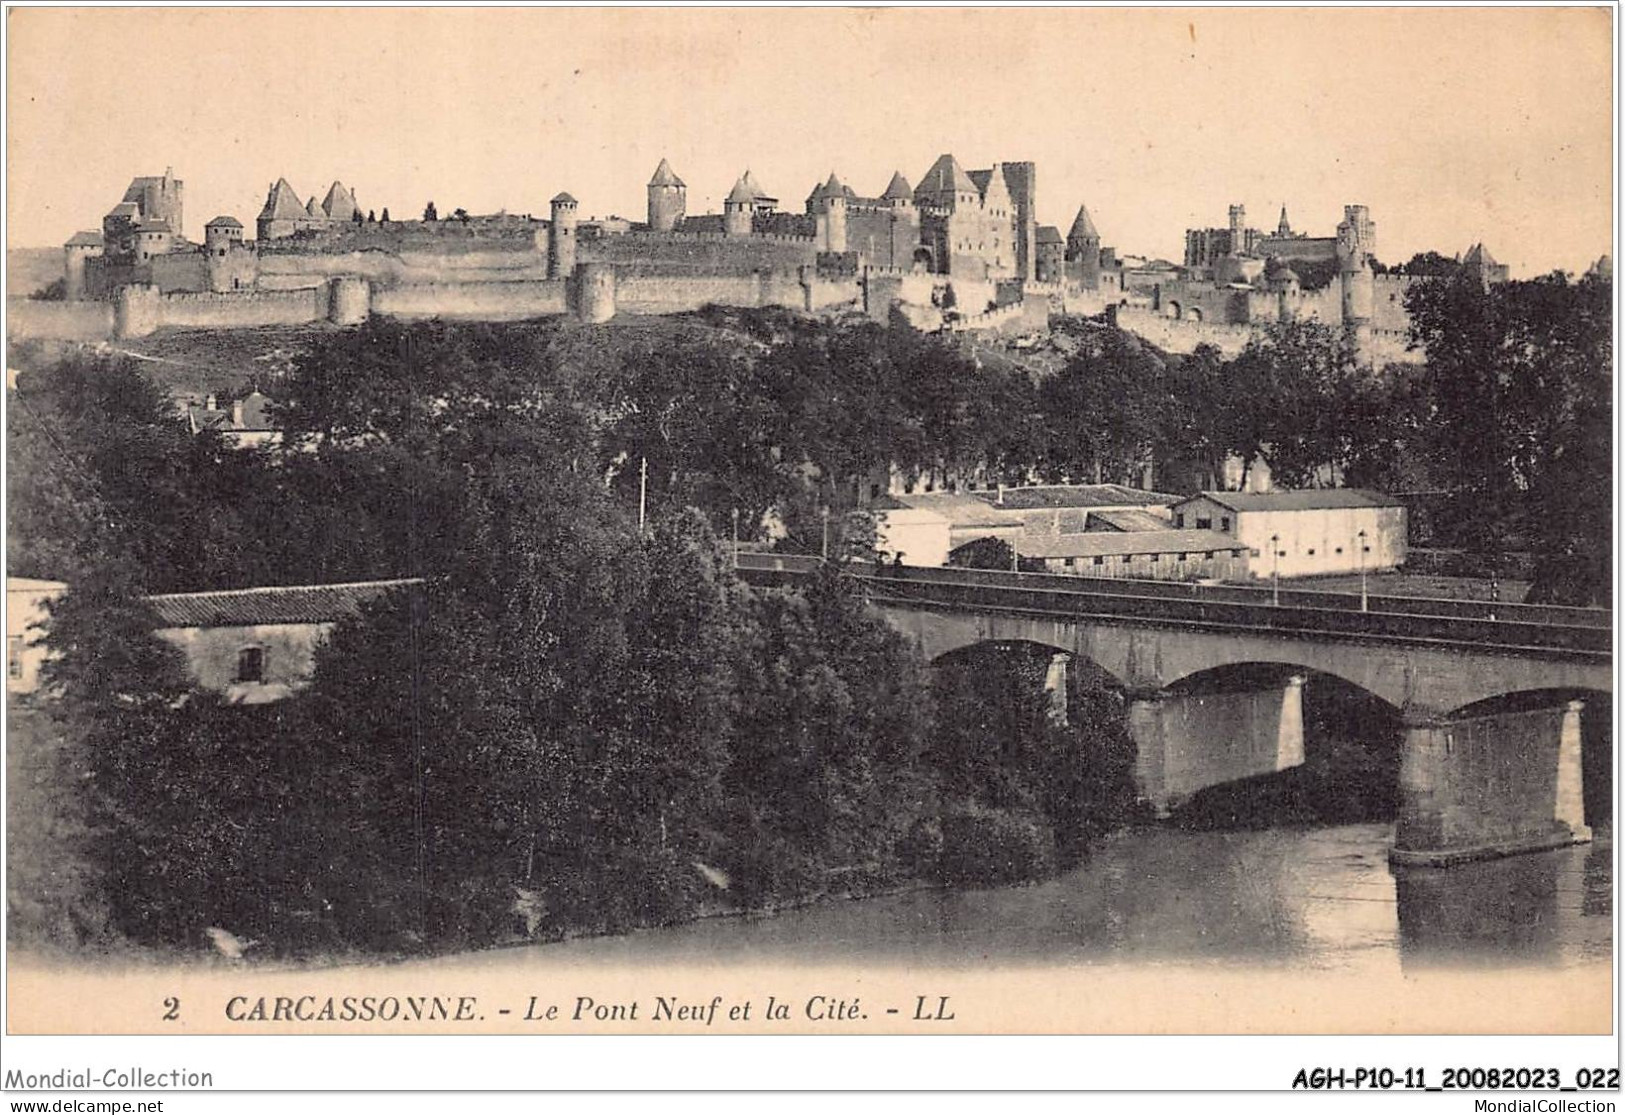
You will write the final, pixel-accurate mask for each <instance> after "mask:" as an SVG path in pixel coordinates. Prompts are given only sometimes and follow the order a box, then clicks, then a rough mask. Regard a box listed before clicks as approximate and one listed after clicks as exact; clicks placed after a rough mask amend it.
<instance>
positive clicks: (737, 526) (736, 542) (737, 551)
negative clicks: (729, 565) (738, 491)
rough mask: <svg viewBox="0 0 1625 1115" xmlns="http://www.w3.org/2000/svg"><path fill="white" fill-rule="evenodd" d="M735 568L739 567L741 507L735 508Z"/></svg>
mask: <svg viewBox="0 0 1625 1115" xmlns="http://www.w3.org/2000/svg"><path fill="white" fill-rule="evenodd" d="M733 521H734V568H735V569H738V568H739V508H737V507H736V508H734V511H733Z"/></svg>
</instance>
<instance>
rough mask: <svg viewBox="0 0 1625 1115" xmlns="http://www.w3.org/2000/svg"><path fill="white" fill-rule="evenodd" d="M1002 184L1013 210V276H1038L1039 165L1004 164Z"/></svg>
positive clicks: (1022, 277)
mask: <svg viewBox="0 0 1625 1115" xmlns="http://www.w3.org/2000/svg"><path fill="white" fill-rule="evenodd" d="M1003 167H1004V184H1005V186H1006V187H1007V188H1008V189H1009V191H1010V200H1011V202H1012V203H1013V207H1014V210H1015V214H1014V216H1015V237H1016V277H1017V278H1018V279H1034V278H1037V277H1038V168H1037V166H1035V165H1034V164H1032V163H1005V164H1003Z"/></svg>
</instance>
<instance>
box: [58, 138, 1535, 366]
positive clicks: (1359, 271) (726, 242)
mask: <svg viewBox="0 0 1625 1115" xmlns="http://www.w3.org/2000/svg"><path fill="white" fill-rule="evenodd" d="M1037 180H1038V174H1037V168H1036V167H1035V165H1034V164H1033V163H1030V162H1004V163H994V164H993V165H992V166H990V167H988V168H986V169H982V170H966V169H965V168H964V167H963V166H962V165H961V164H960V162H959V160H958V159H956V158H955V157H954V156H953V155H952V154H943V155H941V156H940V157H939V158H937V160H936V161H935V162H933V163H932V164H931V166H930V167H929V168H927V170H926V172H925V173H924V175H922V176H921V178H920V179H919V181H918V183H917V184H916V185H913V186H911V185H910V184H909V181H908V179H907V178H906V177H904V175H903V174H902V172H901V171H896V172H894V173H893V174H892V175H891V177H890V179H889V181H887V183H886V185H885V187H884V188H883V189H881V190H880V191H879V192H878V193H877V194H874V195H872V196H871V195H864V194H859V193H858V192H857V190H855V189H854V188H853V187H852V186H850V185H848V184H847V183H845V182H843V181H842V180H841V178H840V176H839V175H838V174H836V173H835V172H833V171H832V172H831V173H830V174H829V176H828V177H827V178H825V179H823V180H822V181H819V182H815V183H814V184H813V185H812V187H811V189H810V190H809V191H808V193H807V195H806V198H805V201H804V202H803V203H802V204H801V206H800V208H799V210H786V209H782V208H781V207H780V201H779V199H778V197H776V196H775V195H774V194H772V193H770V192H769V191H768V190H767V188H766V187H764V186H763V185H762V183H761V182H760V181H758V179H757V178H756V176H755V174H754V173H753V172H752V171H751V170H749V169H747V170H745V171H744V172H743V173H741V174H740V175H739V177H738V178H737V179H736V180H735V182H734V184H733V187H732V188H731V189H730V190H729V191H728V193H727V195H726V197H725V199H724V201H723V206H722V212H721V213H702V214H690V213H689V212H688V186H687V183H685V182H684V180H683V179H682V178H681V177H680V176H679V175H678V174H677V172H676V171H675V169H674V168H673V167H672V165H671V164H670V162H668V161H667V160H666V159H661V160H660V163H659V165H658V166H656V167H655V170H654V173H653V175H652V176H651V177H650V179H649V181H648V184H647V186H646V194H647V210H646V213H645V214H644V219H643V220H642V221H633V220H628V219H626V218H623V217H614V216H611V217H605V218H597V217H590V218H584V217H582V216H581V214H580V203H579V202H578V201H577V200H576V199H575V198H574V197H573V196H571V195H570V194H569V193H567V192H560V193H558V194H556V195H555V196H554V197H553V198H552V200H551V201H550V202H549V204H548V213H547V216H546V218H545V219H544V218H540V217H533V216H531V215H530V214H523V215H513V214H508V213H499V214H495V215H491V216H470V215H468V214H466V213H464V212H463V211H462V210H457V211H456V213H455V215H454V216H451V217H448V218H445V219H441V218H439V217H438V216H437V215H436V214H435V213H434V211H433V207H432V206H431V207H430V208H429V210H428V211H427V212H426V213H425V214H424V216H425V219H424V220H413V221H392V220H390V219H388V210H387V209H386V210H384V211H383V212H384V216H383V218H382V219H380V218H379V217H377V216H376V215H374V214H372V213H370V212H369V213H366V214H364V213H363V211H362V209H361V208H360V206H359V204H358V203H357V201H356V196H355V193H354V191H353V190H352V189H350V188H349V187H347V186H345V185H344V184H343V183H342V182H340V181H336V180H335V181H334V182H333V183H332V185H331V186H330V187H328V189H327V191H326V193H325V195H324V196H323V197H322V199H321V200H320V201H318V200H317V196H316V194H314V193H312V194H311V195H310V196H309V197H308V198H307V199H306V200H305V201H303V202H301V201H300V198H299V194H298V192H297V191H296V190H295V189H294V187H293V186H292V184H290V183H289V182H288V180H287V179H286V178H279V179H278V180H277V181H276V182H274V183H272V184H271V185H270V187H269V188H268V190H267V193H266V198H265V203H264V205H263V207H262V208H261V210H260V212H259V215H258V217H257V219H256V221H255V239H253V240H246V239H245V238H244V227H243V224H242V222H240V221H239V220H237V219H236V218H234V217H231V216H218V217H215V218H214V219H212V220H210V221H209V222H208V224H206V225H205V226H204V230H203V242H202V243H201V244H198V243H194V242H192V241H189V240H188V239H187V238H186V236H185V229H184V224H183V218H182V193H183V183H181V182H180V181H179V180H177V179H176V178H175V177H174V175H173V172H171V171H165V173H164V174H163V176H161V177H141V178H136V179H133V180H132V181H131V183H130V186H129V188H128V189H127V190H126V191H125V193H124V197H123V199H122V200H121V201H120V202H119V203H118V204H117V205H116V206H114V208H113V209H112V210H111V211H110V212H109V213H108V214H107V216H106V217H105V218H104V219H103V222H102V229H101V231H100V232H99V233H98V232H81V233H77V234H75V235H74V236H73V237H72V238H71V239H70V240H69V241H68V242H67V243H66V244H65V245H64V248H63V250H64V283H65V288H66V295H67V298H68V300H69V301H72V302H82V301H93V302H94V301H100V302H103V303H112V304H113V313H112V315H111V328H112V329H113V330H114V331H115V332H119V333H122V334H124V335H133V334H134V333H138V332H142V331H150V330H151V329H153V328H159V327H162V326H165V325H187V326H192V327H199V326H203V327H207V326H208V325H211V324H214V325H220V326H223V327H224V326H240V325H248V324H270V323H279V324H280V323H287V322H297V321H305V320H317V319H323V318H325V319H327V320H331V321H335V322H354V321H359V320H362V319H364V318H365V317H366V316H367V315H368V314H370V313H386V314H394V315H398V316H408V317H411V316H444V317H469V318H482V319H502V318H520V317H534V316H541V315H546V314H562V313H574V314H576V315H577V316H580V317H582V318H584V319H589V320H599V321H601V320H608V319H609V318H611V317H613V316H614V315H615V314H616V313H617V312H623V313H673V312H681V311H685V310H692V309H696V308H698V307H699V306H702V305H704V304H706V303H708V302H709V303H719V304H725V305H744V306H767V305H778V306H785V307H789V308H793V309H799V310H803V311H812V312H820V311H843V310H844V311H850V312H861V313H866V314H868V315H870V316H872V317H874V318H876V319H877V320H888V319H889V318H890V317H891V316H892V315H893V314H896V313H901V314H902V315H903V316H904V317H905V318H906V319H907V320H908V321H910V322H911V323H912V324H914V325H915V326H917V327H919V328H924V329H947V330H961V329H1005V330H1031V329H1039V328H1043V327H1044V326H1045V325H1046V324H1047V322H1048V318H1049V315H1050V314H1051V313H1052V312H1060V313H1073V314H1098V313H1102V312H1106V313H1110V314H1111V315H1112V316H1113V318H1114V320H1115V321H1116V322H1117V324H1118V325H1119V326H1120V327H1122V328H1124V329H1128V330H1130V331H1133V332H1136V333H1139V334H1140V335H1142V336H1144V337H1146V338H1147V339H1148V340H1151V341H1153V342H1154V343H1156V344H1158V345H1161V346H1163V347H1165V348H1168V349H1170V350H1173V351H1190V350H1191V349H1193V348H1194V347H1195V346H1196V345H1197V344H1200V343H1204V342H1205V343H1212V344H1215V345H1217V346H1218V347H1220V348H1221V349H1222V350H1227V351H1236V350H1239V349H1240V348H1241V346H1242V345H1244V344H1245V343H1246V340H1247V339H1248V338H1250V337H1251V336H1253V335H1254V333H1255V332H1256V330H1257V329H1258V328H1259V327H1260V326H1262V325H1266V324H1269V323H1273V322H1279V321H1290V320H1305V321H1319V322H1323V323H1325V324H1328V325H1343V326H1348V327H1350V328H1352V329H1354V330H1355V333H1356V337H1357V340H1358V343H1359V344H1360V346H1361V349H1362V351H1363V352H1365V353H1366V355H1367V356H1368V357H1369V358H1372V359H1377V358H1382V359H1405V358H1407V357H1406V355H1405V352H1404V349H1405V341H1406V335H1407V331H1408V322H1407V320H1406V316H1405V311H1404V301H1403V296H1404V292H1405V289H1406V286H1407V284H1408V283H1409V282H1411V281H1412V280H1411V279H1410V278H1408V277H1406V276H1401V275H1389V274H1379V273H1377V272H1376V270H1375V269H1374V267H1373V262H1374V256H1373V253H1374V250H1375V243H1376V225H1375V223H1374V222H1373V221H1372V220H1371V217H1370V214H1369V213H1368V212H1367V211H1366V208H1365V207H1364V206H1360V205H1350V206H1346V207H1345V208H1344V212H1343V221H1342V223H1341V224H1339V225H1338V228H1337V234H1336V236H1335V237H1324V238H1321V237H1311V236H1306V235H1304V234H1302V233H1299V232H1295V231H1294V230H1293V229H1292V227H1291V225H1290V223H1289V222H1288V219H1287V214H1286V210H1285V209H1284V208H1283V209H1282V211H1281V218H1280V222H1279V224H1278V226H1277V228H1276V230H1275V231H1274V232H1273V233H1271V234H1266V233H1263V232H1260V231H1259V230H1257V229H1250V228H1248V227H1247V225H1246V210H1245V209H1244V207H1242V206H1241V205H1233V206H1231V207H1230V215H1229V216H1230V219H1229V224H1228V226H1227V227H1224V228H1208V229H1191V230H1189V231H1187V233H1186V240H1185V245H1186V246H1185V260H1184V266H1183V267H1182V268H1181V267H1178V266H1176V265H1174V264H1171V263H1164V262H1162V261H1154V262H1151V263H1147V262H1145V261H1135V260H1132V259H1129V258H1127V257H1125V258H1123V259H1119V257H1118V254H1117V252H1116V250H1115V249H1113V248H1111V247H1107V246H1104V245H1103V244H1102V242H1101V235H1100V232H1099V230H1098V229H1097V227H1096V225H1095V222H1094V218H1093V217H1092V216H1091V215H1090V212H1089V210H1088V207H1087V206H1085V205H1080V206H1079V207H1078V209H1077V211H1076V215H1075V216H1074V218H1073V220H1072V224H1071V226H1070V227H1069V229H1068V230H1067V232H1066V234H1065V235H1064V236H1063V235H1062V233H1061V231H1060V229H1059V228H1058V227H1056V226H1054V225H1041V224H1039V223H1038V217H1037V214H1038V195H1037ZM1294 265H1296V266H1297V267H1298V268H1301V269H1310V270H1312V271H1313V273H1314V274H1315V275H1316V276H1317V277H1320V278H1324V275H1325V274H1327V273H1330V269H1335V275H1334V278H1333V279H1332V280H1331V281H1329V282H1325V281H1321V282H1316V283H1314V284H1312V285H1311V284H1306V283H1305V282H1304V281H1303V280H1302V278H1301V277H1300V275H1299V273H1298V271H1296V270H1294ZM1472 266H1474V267H1476V268H1477V270H1478V273H1479V274H1480V275H1481V276H1483V277H1484V278H1485V281H1498V280H1502V279H1504V278H1505V276H1506V268H1505V267H1504V266H1502V265H1499V264H1497V263H1495V261H1494V260H1493V258H1492V257H1490V256H1489V253H1488V252H1487V251H1486V250H1484V248H1483V247H1482V245H1479V246H1476V247H1475V248H1474V254H1473V258H1472ZM80 318H81V319H89V318H95V319H96V320H100V319H99V318H98V317H96V314H95V312H94V311H91V312H90V313H89V314H80Z"/></svg>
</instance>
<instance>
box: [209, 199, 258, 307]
mask: <svg viewBox="0 0 1625 1115" xmlns="http://www.w3.org/2000/svg"><path fill="white" fill-rule="evenodd" d="M203 258H204V266H205V269H206V270H207V271H208V273H209V289H210V290H213V291H225V290H241V289H242V288H243V287H244V286H245V285H246V286H253V280H254V273H253V272H254V267H253V261H252V260H251V259H249V256H248V253H247V251H246V250H245V249H244V247H243V223H242V222H241V221H239V220H238V219H237V218H235V217H216V218H215V219H214V220H212V221H210V222H209V223H208V224H206V225H204V226H203ZM245 265H247V266H245ZM245 280H246V281H245Z"/></svg>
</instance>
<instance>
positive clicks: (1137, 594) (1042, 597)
mask: <svg viewBox="0 0 1625 1115" xmlns="http://www.w3.org/2000/svg"><path fill="white" fill-rule="evenodd" d="M746 556H747V555H741V561H740V571H741V573H742V574H743V575H744V576H745V577H746V579H747V580H749V581H750V582H751V583H753V584H758V585H764V586H774V585H776V586H791V585H795V584H797V583H800V582H802V581H804V580H805V578H806V577H807V575H808V574H809V573H810V572H811V571H812V570H813V569H815V568H816V567H817V565H818V559H816V558H799V557H788V558H781V557H779V556H778V555H749V557H751V559H752V560H750V561H749V562H747V561H746V560H745V558H746ZM846 574H847V575H848V576H851V577H853V578H854V579H856V580H857V581H858V582H859V583H861V584H863V585H864V587H865V591H866V592H868V594H869V596H870V598H871V599H872V600H875V601H877V602H885V603H892V604H898V605H903V606H907V605H909V604H923V605H930V606H934V607H948V608H956V609H966V610H977V611H985V612H1010V613H1022V614H1027V615H1039V616H1052V617H1055V618H1081V617H1098V618H1108V619H1109V618H1118V619H1125V620H1131V621H1135V622H1140V623H1148V624H1168V625H1172V626H1203V627H1213V628H1240V629H1251V630H1263V631H1278V632H1294V633H1299V634H1314V635H1317V636H1346V637H1351V638H1374V639H1389V640H1401V641H1410V642H1434V643H1444V644H1450V645H1455V646H1470V647H1478V648H1484V649H1499V650H1546V651H1563V652H1571V653H1578V654H1584V655H1587V656H1596V655H1607V654H1609V653H1611V647H1612V631H1611V630H1610V629H1609V628H1608V627H1598V626H1593V625H1590V624H1566V623H1561V622H1557V621H1556V619H1555V618H1547V619H1545V620H1542V621H1539V622H1530V621H1527V620H1523V619H1519V618H1504V619H1503V618H1501V616H1500V614H1499V613H1497V616H1496V618H1495V619H1493V620H1492V619H1489V618H1481V617H1476V616H1456V615H1439V614H1431V613H1425V612H1404V611H1387V610H1378V609H1376V608H1375V602H1374V601H1373V610H1370V611H1364V612H1362V611H1360V610H1359V607H1358V598H1356V604H1355V607H1353V608H1350V607H1348V606H1347V604H1346V602H1345V601H1343V600H1341V599H1337V606H1335V607H1316V606H1312V605H1309V604H1305V603H1302V602H1301V601H1300V600H1290V599H1289V598H1288V596H1287V594H1284V593H1283V594H1282V598H1281V603H1280V604H1279V605H1276V604H1275V603H1273V601H1272V599H1271V596H1270V593H1269V592H1268V591H1265V592H1264V593H1262V594H1261V595H1262V599H1260V594H1258V593H1256V592H1249V593H1248V595H1247V597H1246V598H1245V599H1241V600H1238V599H1235V598H1232V597H1230V596H1228V595H1226V594H1222V593H1220V594H1212V593H1211V590H1214V589H1226V588H1228V587H1229V586H1213V585H1201V586H1197V587H1198V588H1199V589H1201V590H1202V592H1203V593H1204V595H1193V594H1191V593H1188V592H1187V593H1183V594H1180V593H1167V592H1162V591H1156V592H1152V593H1143V592H1141V589H1142V588H1144V587H1145V586H1147V585H1151V586H1156V588H1157V589H1163V588H1166V587H1167V586H1168V582H1159V581H1152V582H1147V581H1134V582H1128V581H1116V582H1113V585H1114V586H1115V590H1114V591H1104V590H1103V587H1102V586H1101V583H1100V581H1098V580H1097V581H1095V582H1094V583H1093V584H1092V585H1091V586H1088V587H1080V586H1079V585H1078V584H1077V583H1076V582H1077V581H1079V580H1082V578H1075V577H1068V576H1053V575H1045V574H1010V573H993V572H991V571H987V570H968V569H935V568H933V569H925V568H920V569H916V568H904V569H902V570H900V571H898V570H893V569H891V568H890V567H881V568H880V569H879V571H877V569H876V567H875V566H872V565H853V566H848V567H847V569H846ZM1178 587H1180V588H1189V587H1190V586H1178ZM1299 595H1300V596H1302V595H1308V596H1311V597H1320V596H1331V597H1334V598H1336V597H1337V595H1338V594H1330V593H1315V594H1299ZM1387 599H1405V598H1387Z"/></svg>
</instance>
